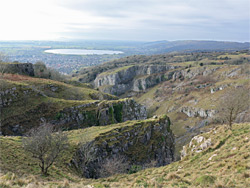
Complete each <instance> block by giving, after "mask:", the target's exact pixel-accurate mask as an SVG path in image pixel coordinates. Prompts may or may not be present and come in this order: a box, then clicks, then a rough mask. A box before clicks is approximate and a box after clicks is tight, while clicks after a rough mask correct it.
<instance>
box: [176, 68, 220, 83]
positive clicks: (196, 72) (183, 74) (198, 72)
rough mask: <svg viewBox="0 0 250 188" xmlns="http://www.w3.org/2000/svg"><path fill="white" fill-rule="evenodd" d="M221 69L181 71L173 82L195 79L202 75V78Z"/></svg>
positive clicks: (177, 72)
mask: <svg viewBox="0 0 250 188" xmlns="http://www.w3.org/2000/svg"><path fill="white" fill-rule="evenodd" d="M219 68H220V67H216V68H208V67H200V68H195V69H185V70H181V71H176V72H175V73H174V74H173V76H172V80H173V81H175V80H178V79H180V80H183V79H185V78H187V79H191V78H194V77H195V76H198V75H202V76H207V75H210V74H212V73H213V72H215V71H216V70H218V69H219Z"/></svg>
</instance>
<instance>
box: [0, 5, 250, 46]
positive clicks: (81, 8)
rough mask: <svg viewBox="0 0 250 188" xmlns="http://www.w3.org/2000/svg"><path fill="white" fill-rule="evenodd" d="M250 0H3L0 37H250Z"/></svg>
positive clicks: (208, 38) (4, 38) (0, 14)
mask: <svg viewBox="0 0 250 188" xmlns="http://www.w3.org/2000/svg"><path fill="white" fill-rule="evenodd" d="M249 12H250V1H249V0H0V40H79V39H83V40H84V39H91V40H130V41H157V40H170V41H173V40H220V41H240V42H245V41H250V13H249Z"/></svg>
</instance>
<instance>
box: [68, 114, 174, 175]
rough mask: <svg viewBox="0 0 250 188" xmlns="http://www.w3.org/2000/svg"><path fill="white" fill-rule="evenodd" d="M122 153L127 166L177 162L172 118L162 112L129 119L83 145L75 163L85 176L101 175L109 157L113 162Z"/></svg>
mask: <svg viewBox="0 0 250 188" xmlns="http://www.w3.org/2000/svg"><path fill="white" fill-rule="evenodd" d="M118 157H119V158H121V157H122V158H123V160H124V161H126V163H129V164H128V167H127V168H132V167H133V165H140V166H144V165H146V164H150V163H151V162H152V161H155V166H163V165H166V164H169V163H171V162H173V161H174V136H173V134H172V132H171V130H170V120H169V118H168V117H167V116H162V117H160V118H157V119H148V120H144V121H131V122H125V123H123V124H121V125H120V126H119V127H117V128H116V129H113V130H112V131H109V132H106V133H102V134H100V135H99V136H97V137H96V138H95V139H93V140H89V141H88V142H87V143H85V144H83V145H82V146H80V148H79V150H78V151H77V152H76V155H75V156H74V158H73V160H72V163H73V164H74V166H75V167H76V168H77V169H78V170H79V171H80V173H81V174H82V176H84V177H87V178H98V177H101V174H100V171H101V170H102V168H103V167H102V166H103V164H104V163H105V161H107V160H110V161H111V163H112V161H115V160H116V159H117V158H118ZM117 160H118V159H117ZM120 162H122V161H120ZM124 170H125V171H126V170H127V169H124ZM114 173H115V172H114Z"/></svg>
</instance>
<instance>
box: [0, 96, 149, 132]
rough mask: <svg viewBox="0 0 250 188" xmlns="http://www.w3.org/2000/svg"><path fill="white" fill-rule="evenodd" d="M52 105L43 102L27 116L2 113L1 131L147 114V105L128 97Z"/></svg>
mask: <svg viewBox="0 0 250 188" xmlns="http://www.w3.org/2000/svg"><path fill="white" fill-rule="evenodd" d="M55 105H57V104H53V103H42V104H40V105H38V106H37V107H36V108H34V109H31V110H30V111H28V112H26V113H27V114H29V116H24V115H23V114H21V115H20V116H10V117H8V118H3V119H2V117H1V131H2V133H3V135H22V134H24V133H25V132H27V131H29V130H30V129H31V128H33V127H34V126H38V125H39V124H42V123H44V122H47V123H51V124H55V125H57V126H59V127H61V128H65V129H69V130H70V129H77V128H86V127H90V126H98V125H108V124H113V123H119V122H124V121H127V120H141V119H146V118H147V111H146V108H145V107H144V106H142V105H139V104H138V103H136V102H135V101H134V100H133V99H128V98H126V99H122V100H111V101H93V102H88V103H86V102H84V103H83V104H80V105H77V106H76V105H75V104H72V106H70V107H64V108H63V109H62V110H59V109H57V108H55V107H54V106H55ZM31 122H32V125H31ZM16 125H18V127H17V126H16Z"/></svg>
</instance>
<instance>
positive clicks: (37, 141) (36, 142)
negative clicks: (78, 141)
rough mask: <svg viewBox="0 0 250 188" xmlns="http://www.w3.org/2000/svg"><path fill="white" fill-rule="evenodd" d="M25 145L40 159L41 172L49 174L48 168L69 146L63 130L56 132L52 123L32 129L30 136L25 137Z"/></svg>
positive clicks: (34, 156)
mask: <svg viewBox="0 0 250 188" xmlns="http://www.w3.org/2000/svg"><path fill="white" fill-rule="evenodd" d="M23 147H24V149H25V151H27V152H30V153H31V154H32V157H33V158H35V159H38V160H39V163H38V164H39V167H40V168H41V173H42V174H43V175H48V169H49V168H50V167H51V166H52V165H53V163H54V162H55V161H56V160H57V159H58V158H60V157H61V155H62V152H63V151H64V150H65V149H66V148H67V147H68V138H67V135H66V134H65V133H63V132H61V131H58V132H54V128H53V126H52V125H49V124H45V125H42V126H40V127H38V128H35V129H32V130H31V131H30V133H29V134H28V137H24V138H23Z"/></svg>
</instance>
